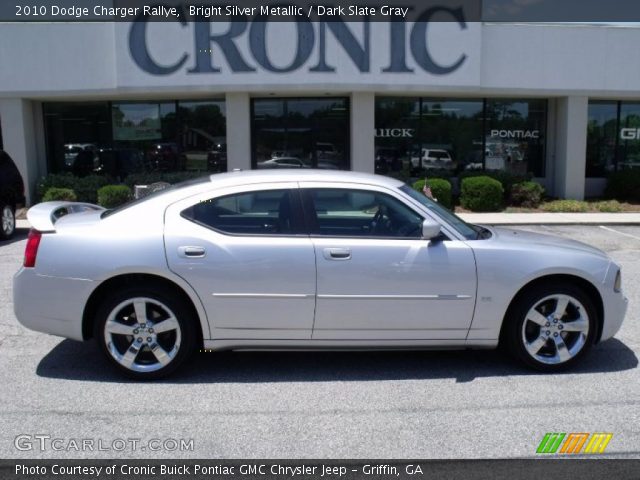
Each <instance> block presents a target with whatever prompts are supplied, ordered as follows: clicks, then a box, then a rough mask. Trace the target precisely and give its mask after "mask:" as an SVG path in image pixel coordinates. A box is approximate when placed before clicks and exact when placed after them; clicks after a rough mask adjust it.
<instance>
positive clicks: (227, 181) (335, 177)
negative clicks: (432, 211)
mask: <svg viewBox="0 0 640 480" xmlns="http://www.w3.org/2000/svg"><path fill="white" fill-rule="evenodd" d="M210 178H211V182H212V183H214V184H217V185H216V186H222V185H225V186H231V185H242V184H255V183H263V182H264V183H267V182H298V181H300V182H304V181H306V182H314V181H317V182H336V183H362V184H367V185H380V186H385V187H389V188H397V187H399V186H401V185H402V184H403V182H401V181H400V180H397V179H395V178H391V177H384V176H382V175H374V174H371V173H362V172H352V171H345V170H322V169H304V170H302V169H299V168H291V169H289V168H279V169H273V170H246V171H232V172H227V173H216V174H214V175H211V177H210Z"/></svg>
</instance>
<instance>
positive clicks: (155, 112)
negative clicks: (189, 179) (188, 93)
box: [43, 99, 227, 179]
mask: <svg viewBox="0 0 640 480" xmlns="http://www.w3.org/2000/svg"><path fill="white" fill-rule="evenodd" d="M43 111H44V119H45V132H46V143H47V155H48V162H49V171H50V172H52V173H57V172H72V173H74V174H76V175H79V176H83V175H88V174H91V173H98V174H108V175H111V176H113V177H114V178H119V179H124V177H126V176H127V175H129V174H131V173H139V172H181V171H193V172H199V171H206V172H219V171H226V169H227V154H226V118H225V103H224V100H215V99H213V100H199V101H182V100H179V101H175V100H170V101H145V102H130V101H126V102H124V101H123V102H89V103H79V102H68V103H67V102H65V103H63V102H51V103H45V104H44V106H43Z"/></svg>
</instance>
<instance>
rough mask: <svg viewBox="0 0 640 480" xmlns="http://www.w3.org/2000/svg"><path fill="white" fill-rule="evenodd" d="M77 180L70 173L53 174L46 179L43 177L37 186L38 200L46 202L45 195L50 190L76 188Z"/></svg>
mask: <svg viewBox="0 0 640 480" xmlns="http://www.w3.org/2000/svg"><path fill="white" fill-rule="evenodd" d="M75 178H76V177H74V176H73V175H71V174H70V173H52V174H49V175H47V176H46V177H42V178H41V179H40V180H39V181H38V183H37V184H36V198H37V199H38V200H39V201H40V200H44V195H45V193H47V190H49V189H50V188H53V187H55V188H69V189H73V187H75Z"/></svg>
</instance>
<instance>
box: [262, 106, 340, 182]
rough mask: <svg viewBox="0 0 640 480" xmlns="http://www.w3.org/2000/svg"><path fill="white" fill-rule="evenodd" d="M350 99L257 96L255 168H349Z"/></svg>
mask: <svg viewBox="0 0 640 480" xmlns="http://www.w3.org/2000/svg"><path fill="white" fill-rule="evenodd" d="M349 130H350V129H349V99H348V98H334V97H331V98H255V99H253V100H252V102H251V137H252V138H251V142H252V168H325V169H337V170H348V169H349V167H350V161H349Z"/></svg>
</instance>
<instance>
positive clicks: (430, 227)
mask: <svg viewBox="0 0 640 480" xmlns="http://www.w3.org/2000/svg"><path fill="white" fill-rule="evenodd" d="M438 235H440V224H439V223H438V222H434V221H433V220H431V219H430V218H427V219H425V220H424V221H423V222H422V238H423V239H424V240H431V239H433V238H436V237H437V236H438Z"/></svg>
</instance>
